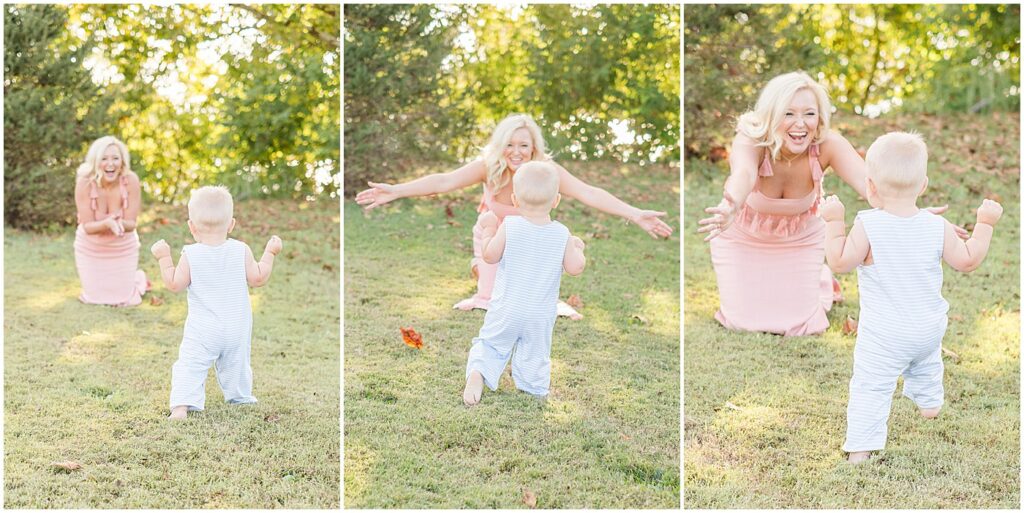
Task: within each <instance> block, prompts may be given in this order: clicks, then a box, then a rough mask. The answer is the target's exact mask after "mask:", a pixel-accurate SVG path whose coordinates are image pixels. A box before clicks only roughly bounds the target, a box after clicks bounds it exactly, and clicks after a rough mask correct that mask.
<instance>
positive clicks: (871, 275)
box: [821, 132, 1003, 463]
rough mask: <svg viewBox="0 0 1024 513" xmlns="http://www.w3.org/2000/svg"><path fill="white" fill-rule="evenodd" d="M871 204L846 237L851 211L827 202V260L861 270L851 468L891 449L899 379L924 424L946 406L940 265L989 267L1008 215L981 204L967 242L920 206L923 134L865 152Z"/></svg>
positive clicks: (888, 140) (849, 433)
mask: <svg viewBox="0 0 1024 513" xmlns="http://www.w3.org/2000/svg"><path fill="white" fill-rule="evenodd" d="M865 160H866V161H867V200H868V203H869V204H870V205H871V206H872V207H875V208H874V209H872V210H865V211H862V212H859V213H858V214H857V218H856V220H854V224H853V229H851V230H850V235H849V236H847V235H846V224H845V221H844V218H845V209H844V207H843V204H842V203H841V202H840V201H839V199H838V198H836V197H835V196H831V197H829V198H828V199H826V200H825V202H824V203H823V204H822V207H821V217H822V218H823V219H824V220H825V221H826V222H827V225H826V242H825V258H826V260H827V261H828V265H829V267H831V268H832V270H833V271H835V272H837V273H844V272H848V271H850V270H851V269H853V268H854V267H857V281H858V284H859V288H860V323H859V324H858V329H857V343H856V346H855V349H854V354H853V379H851V380H850V402H849V405H848V406H847V410H846V417H847V427H846V443H845V444H844V445H843V450H844V451H846V452H848V453H849V457H848V461H850V462H851V463H858V462H861V461H864V460H866V459H868V458H869V457H870V456H871V451H877V450H881V449H883V448H885V439H886V434H887V426H886V424H887V422H888V419H889V410H890V408H891V406H892V394H893V391H895V389H896V379H897V378H898V377H899V376H900V375H902V376H903V395H905V396H907V397H908V398H910V400H912V401H914V403H915V404H916V405H917V407H918V408H919V410H920V412H921V415H922V416H924V417H925V418H929V419H931V418H934V417H936V416H937V415H938V414H939V409H940V408H941V407H942V403H943V388H942V373H943V366H942V336H943V335H944V334H945V332H946V321H947V319H946V312H947V311H948V310H949V304H948V303H946V300H945V299H943V298H942V293H941V292H942V264H941V262H942V261H943V260H945V261H946V263H947V264H949V265H950V266H952V267H953V268H954V269H956V270H958V271H962V272H970V271H973V270H974V269H976V268H977V267H978V266H979V265H981V262H982V261H983V260H984V259H985V255H986V253H988V247H989V244H990V243H991V242H992V231H993V226H994V225H995V224H996V221H998V220H999V217H1000V216H1001V215H1002V213H1003V208H1002V207H1001V206H1000V205H999V203H996V202H994V201H991V200H987V199H986V200H984V201H983V202H982V203H981V207H979V208H978V219H977V223H976V224H975V225H974V233H973V234H972V235H971V238H970V239H969V240H967V241H963V240H961V239H960V237H958V236H957V234H956V232H955V231H954V229H953V225H952V224H950V223H949V222H947V221H946V220H945V219H943V218H942V217H941V216H938V215H934V214H931V213H929V212H928V211H926V210H921V209H919V208H918V207H917V198H918V196H920V195H921V193H922V192H924V189H925V187H926V186H927V185H928V177H927V176H926V175H927V169H928V148H927V147H926V146H925V143H924V141H923V140H922V139H921V136H920V135H917V134H909V133H904V132H894V133H889V134H886V135H883V136H882V137H879V138H878V139H877V140H876V141H875V142H874V144H872V145H871V147H870V148H869V149H868V152H867V155H866V157H865Z"/></svg>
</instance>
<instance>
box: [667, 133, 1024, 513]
mask: <svg viewBox="0 0 1024 513" xmlns="http://www.w3.org/2000/svg"><path fill="white" fill-rule="evenodd" d="M840 118H841V119H840ZM836 121H838V124H837V125H836V126H837V128H838V129H839V130H840V131H841V132H842V133H843V134H844V135H846V136H847V137H848V138H849V139H850V140H851V141H852V142H853V143H854V145H855V146H857V147H858V148H860V149H866V148H867V147H868V145H869V144H870V143H871V141H873V140H874V138H875V137H877V136H879V135H882V134H883V133H885V132H887V131H891V130H907V129H914V130H917V131H919V132H920V133H922V134H923V135H924V138H925V140H926V141H927V142H928V145H929V152H930V163H931V165H930V166H929V179H930V185H929V189H928V191H927V193H926V194H925V196H924V197H923V200H922V201H921V203H922V204H923V205H943V204H945V203H947V202H948V203H949V205H950V211H949V212H948V213H947V214H946V218H947V219H949V220H951V221H953V222H954V223H958V224H961V225H964V224H970V225H973V223H974V210H975V209H976V208H977V206H978V205H979V204H980V203H981V200H982V199H983V198H984V197H986V196H988V197H992V198H994V199H997V200H998V201H1000V202H1001V203H1002V205H1003V207H1004V209H1005V213H1004V216H1003V218H1002V220H1001V221H1000V223H999V225H998V226H997V227H996V235H995V238H994V240H993V243H992V247H991V250H990V252H989V255H988V259H987V260H986V261H985V263H984V264H983V265H982V266H981V268H979V269H978V270H976V271H974V272H973V273H970V274H961V273H957V272H956V271H953V270H951V269H948V268H947V269H946V272H945V284H944V287H943V295H944V296H945V297H946V299H947V300H948V301H949V303H950V312H949V317H950V323H949V328H948V330H947V332H946V336H945V338H944V339H943V346H944V347H945V348H946V349H949V350H951V351H952V352H953V353H955V355H956V356H955V357H954V356H947V357H946V358H945V364H946V374H945V387H946V404H945V407H944V408H943V411H942V414H941V415H940V416H939V418H938V419H936V420H934V421H925V420H924V419H922V418H921V417H920V416H919V415H918V413H917V411H916V408H915V407H914V405H913V404H912V403H911V402H910V401H909V400H907V399H905V398H902V397H897V398H896V399H895V400H894V401H893V409H892V415H891V417H890V420H889V440H888V444H887V448H886V450H885V451H883V452H882V453H880V454H879V455H877V456H876V457H875V458H873V459H872V460H871V461H870V462H869V463H867V464H864V465H859V466H852V465H849V464H846V463H845V462H844V456H845V455H844V453H843V452H842V449H841V446H842V443H843V438H844V436H845V430H846V401H847V398H848V392H847V386H848V383H849V379H850V375H851V373H852V367H853V346H854V339H855V337H854V336H853V335H845V334H843V332H842V329H841V325H842V323H843V321H844V320H846V318H847V317H848V316H850V317H853V318H854V319H856V318H857V317H858V311H859V308H858V295H857V279H856V273H851V274H847V275H843V276H841V277H840V278H839V279H840V282H841V283H842V285H843V291H844V294H845V296H846V301H845V302H844V303H842V304H840V305H838V306H836V307H834V308H833V309H832V311H831V312H830V313H829V320H830V322H831V324H832V326H831V328H829V330H828V331H827V332H826V333H825V334H823V335H821V336H814V337H803V338H782V337H778V336H774V335H767V334H750V333H738V332H729V331H726V330H725V329H724V328H721V327H720V326H719V325H718V323H717V322H715V321H714V320H713V318H712V315H713V313H714V312H715V310H716V308H717V306H718V290H717V287H716V284H715V275H714V273H713V272H712V268H711V263H710V255H709V252H708V249H707V246H706V244H705V243H703V242H702V241H701V237H700V235H699V234H697V233H696V229H697V220H698V219H700V218H701V217H703V209H704V207H706V206H710V205H713V204H715V203H717V202H718V200H719V199H720V197H721V186H722V183H723V181H724V178H725V176H726V174H727V172H728V171H727V167H726V166H725V165H724V162H723V163H720V164H718V165H711V164H707V163H704V162H698V161H691V162H688V163H687V167H686V175H685V176H686V178H685V204H686V210H685V212H686V214H685V221H684V222H685V227H686V228H685V247H686V251H685V258H686V260H685V269H686V274H685V290H686V312H685V337H686V342H685V354H684V361H685V366H684V384H685V402H684V404H685V407H684V415H685V419H684V429H685V441H684V458H683V459H684V468H685V472H684V473H685V484H684V489H685V497H684V504H685V506H686V507H687V508H876V509H890V508H898V509H902V508H1006V509H1017V508H1018V507H1019V506H1020V488H1019V475H1020V402H1019V398H1020V376H1019V368H1020V367H1019V360H1020V290H1019V282H1020V276H1019V268H1020V255H1019V247H1020V231H1019V226H1020V216H1019V212H1020V201H1019V193H1018V191H1019V187H1020V185H1019V179H1020V168H1019V166H1020V155H1019V154H1018V148H1019V143H1018V140H1019V130H1018V127H1019V117H1018V116H1017V115H1009V114H991V115H990V114H986V115H984V116H946V117H934V116H914V117H896V118H891V119H880V120H873V121H869V120H861V119H859V118H856V117H855V116H852V115H846V114H844V115H841V116H837V117H836ZM825 187H826V191H828V193H836V194H838V195H839V196H840V198H841V199H842V200H843V202H844V203H845V204H846V206H847V223H852V220H853V216H854V215H855V213H856V212H857V211H858V210H862V209H866V208H869V207H868V206H867V204H866V202H865V201H863V200H859V199H857V198H856V194H855V193H854V192H852V189H850V188H849V187H847V186H846V185H845V184H842V183H841V182H839V181H838V179H837V178H836V177H835V176H834V175H832V174H831V173H829V175H828V176H826V181H825ZM901 386H902V385H901ZM897 393H898V392H897Z"/></svg>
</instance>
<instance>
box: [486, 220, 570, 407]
mask: <svg viewBox="0 0 1024 513" xmlns="http://www.w3.org/2000/svg"><path fill="white" fill-rule="evenodd" d="M504 226H505V252H504V253H503V254H502V255H501V260H500V261H499V262H498V271H497V275H496V276H495V278H494V294H493V295H492V296H491V307H490V309H488V310H487V314H486V315H485V316H484V325H483V327H481V328H480V334H479V335H478V336H477V337H476V338H474V339H473V347H471V348H470V350H469V361H468V363H466V378H467V379H468V378H469V374H470V373H471V372H472V371H474V370H477V371H480V374H482V375H483V378H484V383H485V384H486V385H487V386H488V387H489V388H490V389H491V390H497V388H498V380H499V379H500V378H501V373H502V371H504V370H505V364H506V363H508V360H509V357H510V356H511V358H512V379H513V380H514V381H515V383H516V388H518V389H520V390H522V391H524V392H527V393H529V394H533V395H536V396H546V395H547V394H548V387H549V386H550V384H551V332H552V330H553V329H554V327H555V317H556V312H557V308H558V287H559V284H560V283H561V280H562V260H563V259H564V257H565V245H566V243H567V242H568V241H569V229H568V228H566V227H565V226H564V225H562V223H559V222H558V221H552V222H550V223H548V224H546V225H544V226H538V225H535V224H533V223H531V222H530V221H527V220H526V219H524V218H522V217H520V216H507V217H505V221H504Z"/></svg>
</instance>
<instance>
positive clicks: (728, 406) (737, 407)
mask: <svg viewBox="0 0 1024 513" xmlns="http://www.w3.org/2000/svg"><path fill="white" fill-rule="evenodd" d="M725 407H726V408H729V409H730V410H736V411H743V408H740V407H739V406H736V405H735V404H732V403H731V402H729V401H726V402H725Z"/></svg>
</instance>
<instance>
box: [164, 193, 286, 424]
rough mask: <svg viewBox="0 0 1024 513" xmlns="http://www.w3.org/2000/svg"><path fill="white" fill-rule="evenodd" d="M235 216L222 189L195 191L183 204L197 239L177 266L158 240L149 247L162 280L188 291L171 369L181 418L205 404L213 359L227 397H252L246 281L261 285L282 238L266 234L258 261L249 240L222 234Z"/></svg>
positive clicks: (175, 411)
mask: <svg viewBox="0 0 1024 513" xmlns="http://www.w3.org/2000/svg"><path fill="white" fill-rule="evenodd" d="M233 216H234V204H233V203H232V200H231V193H229V192H228V190H227V189H226V188H224V187H202V188H200V189H197V190H194V191H192V197H191V198H190V199H189V202H188V229H189V231H190V232H191V233H192V237H193V238H194V239H195V240H196V243H195V244H189V245H187V246H185V247H183V248H182V249H181V258H180V259H179V260H178V265H177V267H175V265H174V260H173V258H171V248H170V246H168V245H167V243H166V242H165V241H164V240H163V239H160V240H158V241H157V242H156V243H155V244H153V247H152V248H151V251H152V252H153V256H154V257H156V259H157V261H158V262H159V264H160V274H161V275H162V276H163V280H164V285H166V286H167V288H168V289H170V290H171V291H173V292H180V291H182V290H185V289H186V288H187V289H188V317H187V318H186V319H185V333H184V335H183V337H182V340H181V346H180V347H179V349H178V361H176V362H175V363H174V367H172V369H171V400H170V407H171V414H170V417H169V418H171V419H184V418H185V417H186V416H187V414H188V412H189V411H200V410H202V409H203V408H204V406H205V404H206V374H207V372H208V371H209V370H210V365H211V364H212V365H214V366H215V368H216V370H217V382H218V383H219V384H220V388H221V391H223V392H224V400H225V401H227V402H228V403H230V404H244V403H254V402H256V398H255V397H253V395H252V367H250V366H249V349H250V342H251V338H252V305H251V304H250V303H249V287H260V286H263V285H264V284H266V283H267V280H269V279H270V273H271V271H272V270H273V268H274V256H275V255H277V254H278V253H280V252H281V248H282V243H281V239H280V238H278V236H277V235H274V236H272V237H271V238H270V241H268V242H267V247H266V249H265V250H264V252H263V257H262V258H260V260H259V261H258V262H257V261H256V259H255V258H254V257H253V254H252V250H250V249H249V246H248V245H247V244H245V243H244V242H240V241H237V240H235V239H229V238H228V234H229V233H230V232H231V230H233V229H234V227H235V219H234V217H233Z"/></svg>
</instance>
